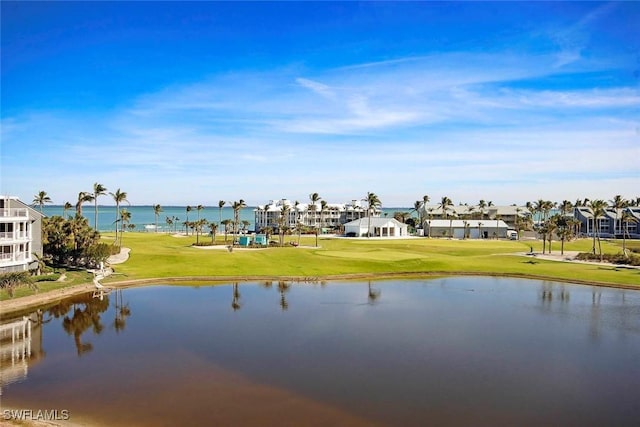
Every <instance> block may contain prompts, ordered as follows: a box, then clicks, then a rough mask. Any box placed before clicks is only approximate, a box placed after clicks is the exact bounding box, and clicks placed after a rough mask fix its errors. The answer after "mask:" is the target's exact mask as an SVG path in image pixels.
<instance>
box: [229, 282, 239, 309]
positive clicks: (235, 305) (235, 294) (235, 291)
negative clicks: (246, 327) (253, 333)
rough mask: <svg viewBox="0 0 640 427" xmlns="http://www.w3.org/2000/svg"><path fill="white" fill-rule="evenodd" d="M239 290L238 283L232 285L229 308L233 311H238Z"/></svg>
mask: <svg viewBox="0 0 640 427" xmlns="http://www.w3.org/2000/svg"><path fill="white" fill-rule="evenodd" d="M240 307H241V305H240V290H239V289H238V282H234V283H233V300H232V302H231V308H233V311H238V310H240Z"/></svg>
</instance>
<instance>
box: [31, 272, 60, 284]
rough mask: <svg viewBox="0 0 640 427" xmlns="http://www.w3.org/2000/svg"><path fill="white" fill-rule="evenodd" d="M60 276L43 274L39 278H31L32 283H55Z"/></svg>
mask: <svg viewBox="0 0 640 427" xmlns="http://www.w3.org/2000/svg"><path fill="white" fill-rule="evenodd" d="M60 276H61V274H60V273H54V274H43V275H40V276H35V277H34V278H33V281H34V282H55V281H56V280H58V279H59V278H60Z"/></svg>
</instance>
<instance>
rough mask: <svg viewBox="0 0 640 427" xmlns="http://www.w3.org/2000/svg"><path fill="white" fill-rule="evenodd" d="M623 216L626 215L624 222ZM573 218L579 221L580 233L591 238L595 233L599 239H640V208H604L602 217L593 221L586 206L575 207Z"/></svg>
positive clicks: (590, 212)
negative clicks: (596, 232)
mask: <svg viewBox="0 0 640 427" xmlns="http://www.w3.org/2000/svg"><path fill="white" fill-rule="evenodd" d="M625 214H626V215H628V218H629V219H627V220H625V219H624V218H625ZM573 216H574V217H575V218H577V219H578V220H579V221H580V233H581V234H583V235H585V236H593V234H594V233H595V231H596V226H597V231H598V234H599V235H600V237H616V238H622V237H623V233H624V237H627V238H632V239H638V238H640V207H638V206H629V207H626V208H622V209H615V208H611V207H609V208H606V209H605V210H604V215H602V216H599V217H598V219H597V220H594V218H593V213H592V211H591V209H590V208H589V207H588V206H577V207H576V208H575V209H574V211H573Z"/></svg>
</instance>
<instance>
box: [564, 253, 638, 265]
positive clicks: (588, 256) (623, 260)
mask: <svg viewBox="0 0 640 427" xmlns="http://www.w3.org/2000/svg"><path fill="white" fill-rule="evenodd" d="M576 259H578V260H581V261H600V254H594V253H589V252H581V253H579V254H578V256H576ZM602 261H604V262H610V263H612V264H620V265H633V266H640V255H636V254H634V253H631V254H629V255H628V256H625V255H624V254H622V253H618V254H602Z"/></svg>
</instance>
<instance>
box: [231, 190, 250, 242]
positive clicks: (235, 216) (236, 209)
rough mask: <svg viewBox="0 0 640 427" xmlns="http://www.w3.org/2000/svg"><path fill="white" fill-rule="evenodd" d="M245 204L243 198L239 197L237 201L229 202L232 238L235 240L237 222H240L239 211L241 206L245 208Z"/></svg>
mask: <svg viewBox="0 0 640 427" xmlns="http://www.w3.org/2000/svg"><path fill="white" fill-rule="evenodd" d="M246 207H247V204H246V203H245V202H244V200H242V199H240V200H238V201H237V202H233V203H232V204H231V208H232V209H233V239H234V242H235V238H236V237H237V235H238V224H239V223H240V211H241V210H242V209H243V208H246Z"/></svg>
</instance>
